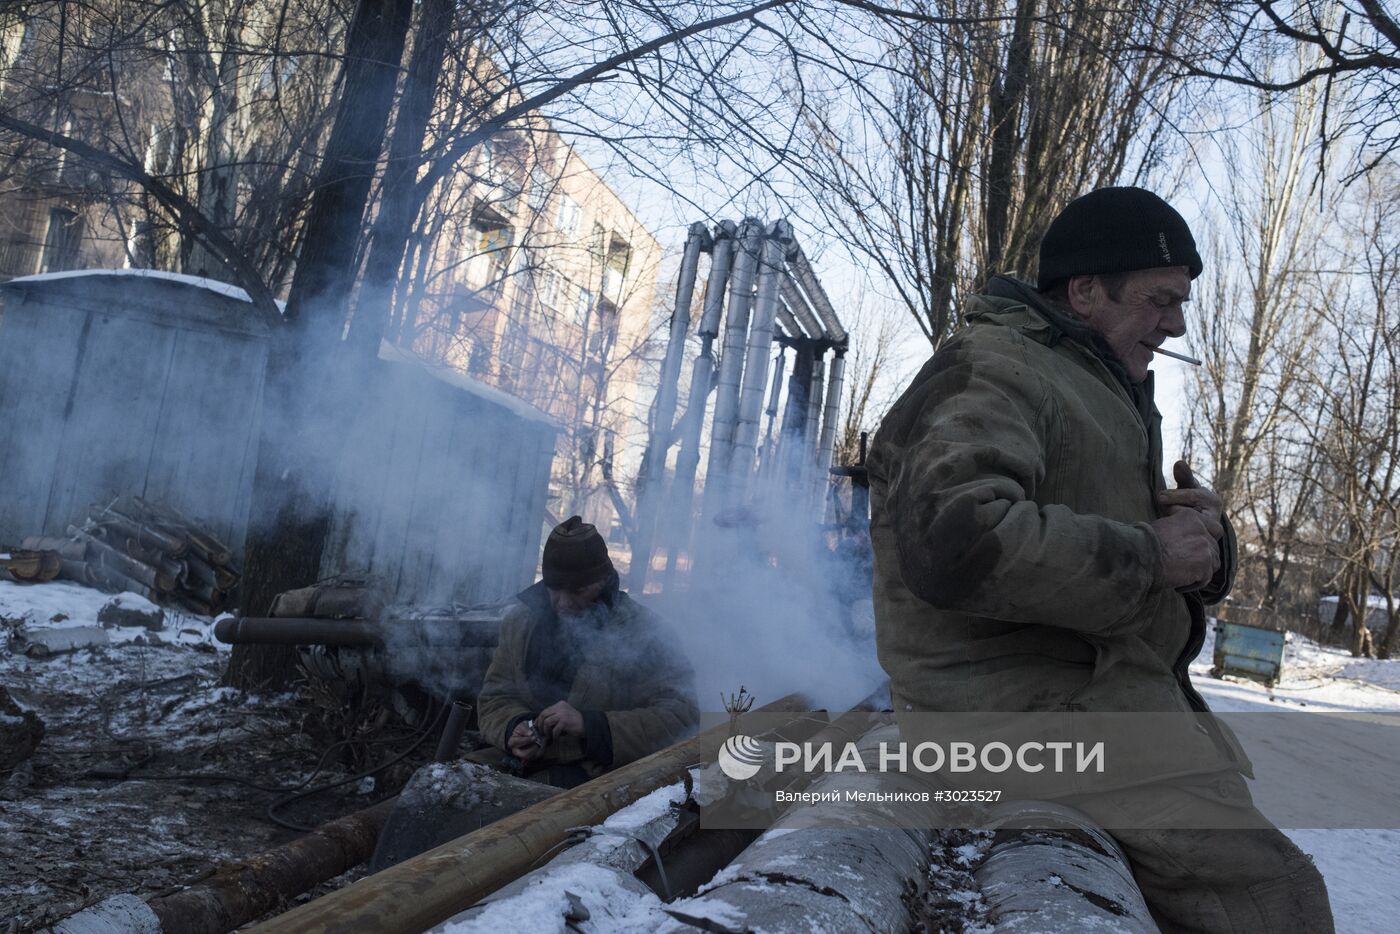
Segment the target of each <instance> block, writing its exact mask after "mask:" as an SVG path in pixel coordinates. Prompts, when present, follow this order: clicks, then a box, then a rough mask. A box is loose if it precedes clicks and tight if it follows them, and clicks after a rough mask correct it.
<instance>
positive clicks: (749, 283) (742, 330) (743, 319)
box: [705, 220, 763, 514]
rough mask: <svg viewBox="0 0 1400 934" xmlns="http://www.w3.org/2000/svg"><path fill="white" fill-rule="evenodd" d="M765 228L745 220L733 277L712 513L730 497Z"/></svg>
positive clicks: (714, 430)
mask: <svg viewBox="0 0 1400 934" xmlns="http://www.w3.org/2000/svg"><path fill="white" fill-rule="evenodd" d="M762 233H763V228H762V227H761V226H760V225H759V224H758V222H756V221H753V220H746V221H744V225H743V227H741V228H740V237H739V243H738V246H737V247H736V250H737V252H736V255H735V257H734V271H733V274H732V275H731V276H730V277H729V312H728V315H727V317H726V321H725V326H724V351H723V356H722V357H721V358H720V362H719V383H718V386H717V387H716V394H715V415H714V421H713V424H712V427H711V429H710V463H709V470H708V471H707V472H706V481H705V482H706V490H705V501H706V511H707V512H708V513H710V514H713V513H716V512H718V511H720V510H722V509H723V508H724V506H725V504H726V501H727V499H728V492H727V491H728V486H729V483H728V481H729V467H730V461H731V457H732V455H733V446H734V427H735V424H734V423H735V419H736V417H737V416H738V410H739V381H740V378H741V377H742V375H743V369H744V346H745V344H746V343H747V338H748V329H749V312H750V310H751V308H752V305H753V280H754V274H755V272H756V271H757V266H758V251H759V248H760V246H761V243H762V241H761V240H760V239H759V238H760V237H761V236H762Z"/></svg>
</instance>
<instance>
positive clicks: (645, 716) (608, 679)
mask: <svg viewBox="0 0 1400 934" xmlns="http://www.w3.org/2000/svg"><path fill="white" fill-rule="evenodd" d="M598 611H599V612H598V613H597V614H596V617H595V618H594V619H593V621H592V622H591V623H587V624H583V625H571V624H570V623H569V622H567V621H561V620H560V619H559V617H558V616H557V615H556V614H555V613H554V610H553V609H552V608H551V607H550V605H549V595H548V593H547V592H546V590H545V587H544V585H543V584H542V583H540V584H536V585H534V586H533V587H530V588H528V589H526V590H525V591H523V592H521V594H520V595H519V597H518V598H517V601H516V603H515V604H513V605H512V606H511V608H510V609H509V610H507V612H506V615H505V618H504V620H503V621H502V623H501V633H500V641H499V643H498V644H497V646H496V653H495V655H494V656H493V658H492V660H491V665H490V667H489V668H488V669H487V671H486V677H485V679H484V681H483V684H482V688H481V695H480V697H479V698H478V701H477V719H478V722H479V725H480V729H481V734H482V736H483V738H485V739H486V740H487V741H488V742H490V743H492V744H493V745H494V746H496V747H497V748H498V749H499V750H500V751H502V752H505V751H507V750H508V746H507V741H508V739H509V737H510V735H511V733H512V732H514V730H515V727H516V725H517V724H519V723H520V722H521V721H523V720H528V719H533V718H534V717H535V716H537V715H538V714H539V713H540V711H542V710H544V708H546V707H549V706H551V705H553V704H555V703H557V702H558V701H561V700H562V701H567V702H568V703H569V704H570V705H571V706H573V707H574V708H575V709H577V710H578V711H579V712H580V713H582V714H583V721H584V730H585V736H584V737H583V738H582V739H580V738H578V737H560V738H558V739H556V740H554V741H553V742H551V743H550V744H549V745H548V746H547V747H546V749H545V752H544V756H543V757H542V758H541V759H539V760H536V763H535V765H536V767H540V766H547V767H550V776H549V780H550V781H551V782H552V783H554V784H564V785H568V784H576V783H577V781H581V780H585V779H587V778H592V777H594V776H596V775H599V774H601V773H603V772H605V771H607V770H609V769H612V768H616V767H617V766H620V765H625V764H627V763H628V762H632V761H634V760H636V759H640V758H642V757H643V756H646V755H650V754H651V753H653V752H656V751H657V750H659V749H663V748H665V747H666V746H669V745H671V744H672V743H675V742H677V741H678V740H680V739H681V738H682V737H684V736H686V735H688V734H689V733H693V732H694V731H695V728H696V725H697V724H698V723H699V720H700V711H699V707H698V706H697V703H696V698H695V678H694V674H693V672H692V671H691V668H690V665H689V664H688V663H687V662H686V660H685V659H684V658H683V657H681V655H680V654H679V653H678V652H677V651H676V650H675V649H674V648H673V647H672V646H671V645H670V644H668V643H667V642H666V641H665V639H664V637H663V633H662V629H661V622H660V620H659V619H658V618H657V617H656V615H655V614H654V613H652V612H651V611H650V610H648V609H646V608H645V607H643V606H641V605H640V604H638V603H637V602H636V601H635V600H633V599H632V598H631V597H629V596H627V594H625V593H623V592H621V591H619V590H618V589H617V584H616V577H615V576H614V580H613V581H612V582H610V586H609V588H608V590H607V591H606V592H605V594H604V598H603V602H602V603H601V604H600V605H599V607H598ZM559 766H572V767H573V768H567V769H565V768H559ZM580 770H581V771H580ZM570 775H574V776H575V777H574V778H572V779H571V778H569V777H568V776H570ZM560 776H563V777H562V778H561V777H560Z"/></svg>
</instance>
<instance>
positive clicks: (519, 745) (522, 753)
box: [506, 720, 544, 762]
mask: <svg viewBox="0 0 1400 934" xmlns="http://www.w3.org/2000/svg"><path fill="white" fill-rule="evenodd" d="M506 747H507V748H508V749H509V750H510V754H511V755H512V756H515V758H517V759H519V760H520V761H521V762H530V761H532V760H534V759H538V758H539V757H540V756H541V755H543V753H544V747H542V746H541V745H540V744H539V743H537V742H535V734H534V733H531V732H530V724H529V721H526V720H521V721H520V722H519V723H517V724H516V725H515V729H514V730H512V731H511V734H510V739H509V740H508V741H507V742H506Z"/></svg>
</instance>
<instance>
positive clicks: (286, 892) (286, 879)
mask: <svg viewBox="0 0 1400 934" xmlns="http://www.w3.org/2000/svg"><path fill="white" fill-rule="evenodd" d="M397 800H398V799H397V798H389V799H388V800H386V801H381V802H379V803H378V804H376V805H373V806H372V807H368V808H365V809H364V810H362V811H356V812H355V813H354V814H349V815H346V816H345V817H340V818H337V819H335V820H333V821H331V822H329V823H327V824H322V825H321V826H320V827H318V828H316V829H315V830H313V831H312V832H311V833H308V834H306V835H305V836H303V837H297V838H296V839H295V840H292V841H290V842H288V843H284V844H282V845H281V846H279V847H276V848H274V849H271V850H268V851H267V852H266V853H260V854H258V855H257V856H250V857H248V858H247V859H241V860H239V861H237V862H235V863H229V864H226V865H223V866H220V867H219V868H218V870H217V871H216V872H215V873H214V875H213V876H211V877H210V878H208V879H205V880H204V881H202V882H199V883H197V884H195V885H192V886H190V887H189V888H187V889H184V890H182V891H180V892H176V893H174V894H173V895H166V896H164V897H159V898H153V899H151V900H150V901H149V902H148V903H147V904H148V906H149V907H150V909H151V911H152V912H153V913H154V914H155V916H156V918H157V919H159V921H160V930H162V931H167V932H170V934H174V932H177V931H178V932H180V934H223V932H225V931H231V930H233V929H234V928H237V927H241V926H242V925H244V924H247V923H248V922H249V921H252V920H253V919H254V918H257V917H259V916H260V915H264V914H266V913H267V912H269V911H271V910H272V909H274V908H276V907H277V906H278V905H279V904H284V903H285V902H286V901H288V900H289V899H291V898H294V897H296V896H297V895H300V894H301V893H302V892H306V891H309V890H311V889H313V888H315V887H316V886H318V885H320V884H321V883H322V882H325V881H326V880H327V879H334V878H335V877H336V876H338V875H340V874H342V873H344V872H347V871H348V870H350V869H353V868H354V867H356V866H358V865H360V863H363V862H364V861H365V860H367V859H369V857H370V854H371V853H373V852H374V845H375V842H376V841H377V840H378V839H379V833H380V831H381V830H383V829H384V823H385V821H387V820H388V819H389V813H390V812H391V811H392V810H393V809H394V803H395V802H396V801H397Z"/></svg>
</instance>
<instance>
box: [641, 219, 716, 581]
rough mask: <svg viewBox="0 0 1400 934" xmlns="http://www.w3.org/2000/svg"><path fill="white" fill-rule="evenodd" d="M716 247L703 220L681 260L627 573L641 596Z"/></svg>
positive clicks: (693, 230) (692, 232)
mask: <svg viewBox="0 0 1400 934" xmlns="http://www.w3.org/2000/svg"><path fill="white" fill-rule="evenodd" d="M712 246H713V243H712V241H711V240H710V235H709V232H708V231H707V230H706V229H705V225H704V224H701V223H699V222H697V223H694V224H691V225H690V233H689V235H688V236H687V237H686V241H685V252H684V253H683V254H682V256H681V268H680V278H679V280H678V281H677V283H676V305H675V308H674V309H673V310H672V312H671V334H670V339H669V340H668V341H667V343H666V357H665V359H664V360H662V362H661V375H660V378H659V380H660V381H659V382H658V384H657V389H656V402H655V404H654V405H653V406H652V410H651V437H650V439H649V440H648V442H647V450H646V456H645V457H643V459H642V465H643V469H642V476H641V477H640V478H639V479H640V481H641V482H640V483H639V484H638V495H637V528H636V534H635V535H634V536H633V539H632V563H631V568H630V570H629V571H628V575H627V578H628V586H629V587H630V588H631V589H632V590H634V591H636V592H637V593H641V592H642V591H643V590H645V589H646V579H647V571H648V570H649V569H650V567H651V547H652V545H651V543H652V537H653V532H654V530H655V526H656V503H657V498H658V494H659V493H660V490H659V489H658V487H659V486H660V484H661V480H662V478H663V477H664V476H665V474H666V452H667V451H668V450H670V447H671V440H672V436H673V435H674V430H675V429H674V424H673V423H674V421H675V417H676V394H677V392H678V390H679V388H680V387H679V384H680V375H681V362H682V358H683V357H684V355H685V340H686V334H687V332H688V331H689V330H690V304H691V300H692V299H693V298H694V295H695V278H696V274H697V272H698V270H699V267H700V253H701V252H702V251H704V250H705V249H707V248H710V247H712Z"/></svg>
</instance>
